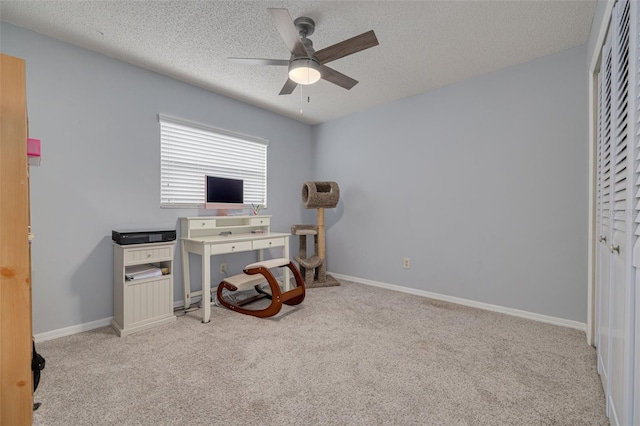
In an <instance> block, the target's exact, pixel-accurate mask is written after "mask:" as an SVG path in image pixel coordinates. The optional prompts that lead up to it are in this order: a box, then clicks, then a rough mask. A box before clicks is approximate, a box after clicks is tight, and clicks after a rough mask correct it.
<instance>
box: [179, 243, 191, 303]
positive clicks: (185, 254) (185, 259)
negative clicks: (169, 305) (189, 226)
mask: <svg viewBox="0 0 640 426" xmlns="http://www.w3.org/2000/svg"><path fill="white" fill-rule="evenodd" d="M180 246H181V247H182V286H183V288H184V308H185V309H189V306H191V278H190V277H189V251H188V250H187V247H186V243H185V242H184V241H181V244H180Z"/></svg>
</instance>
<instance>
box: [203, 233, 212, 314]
mask: <svg viewBox="0 0 640 426" xmlns="http://www.w3.org/2000/svg"><path fill="white" fill-rule="evenodd" d="M201 304H202V322H203V323H208V322H209V318H210V317H211V247H209V244H205V245H204V247H203V252H202V302H201Z"/></svg>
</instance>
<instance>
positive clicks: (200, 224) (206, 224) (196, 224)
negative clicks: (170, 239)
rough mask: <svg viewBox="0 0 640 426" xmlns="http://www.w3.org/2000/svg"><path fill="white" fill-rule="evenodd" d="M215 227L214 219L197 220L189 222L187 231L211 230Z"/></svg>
mask: <svg viewBox="0 0 640 426" xmlns="http://www.w3.org/2000/svg"><path fill="white" fill-rule="evenodd" d="M215 227H216V220H215V219H198V220H190V221H189V229H213V228H215Z"/></svg>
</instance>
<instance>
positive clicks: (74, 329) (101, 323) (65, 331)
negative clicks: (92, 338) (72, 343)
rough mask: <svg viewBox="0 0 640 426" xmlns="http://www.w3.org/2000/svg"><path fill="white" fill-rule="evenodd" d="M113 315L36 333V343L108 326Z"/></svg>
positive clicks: (34, 337)
mask: <svg viewBox="0 0 640 426" xmlns="http://www.w3.org/2000/svg"><path fill="white" fill-rule="evenodd" d="M112 319H113V317H109V318H103V319H99V320H95V321H91V322H85V323H84V324H78V325H72V326H71V327H65V328H60V329H58V330H52V331H47V332H44V333H40V334H36V335H34V336H33V339H34V340H35V342H36V343H40V342H46V341H47V340H53V339H57V338H59V337H64V336H71V335H72V334H77V333H82V332H83V331H89V330H93V329H94V328H100V327H106V326H107V325H109V324H111V320H112Z"/></svg>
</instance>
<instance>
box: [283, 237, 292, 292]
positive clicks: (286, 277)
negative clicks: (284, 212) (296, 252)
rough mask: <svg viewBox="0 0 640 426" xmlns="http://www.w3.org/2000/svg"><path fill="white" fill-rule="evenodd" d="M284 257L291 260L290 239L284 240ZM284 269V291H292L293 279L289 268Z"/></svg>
mask: <svg viewBox="0 0 640 426" xmlns="http://www.w3.org/2000/svg"><path fill="white" fill-rule="evenodd" d="M282 257H284V258H286V259H289V237H285V239H284V247H282ZM283 269H284V291H289V290H291V278H290V277H289V275H290V271H289V268H283Z"/></svg>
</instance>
